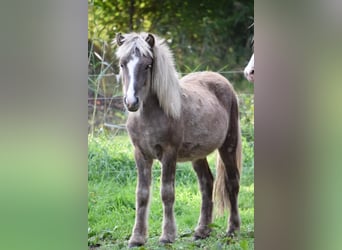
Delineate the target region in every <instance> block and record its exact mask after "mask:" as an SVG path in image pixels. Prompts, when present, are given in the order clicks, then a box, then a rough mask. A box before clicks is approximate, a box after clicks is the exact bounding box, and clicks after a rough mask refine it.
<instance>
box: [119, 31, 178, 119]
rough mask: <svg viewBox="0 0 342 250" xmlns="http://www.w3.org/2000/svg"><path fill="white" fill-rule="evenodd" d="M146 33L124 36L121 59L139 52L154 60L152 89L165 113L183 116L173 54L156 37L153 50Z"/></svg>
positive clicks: (172, 115)
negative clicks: (147, 40)
mask: <svg viewBox="0 0 342 250" xmlns="http://www.w3.org/2000/svg"><path fill="white" fill-rule="evenodd" d="M146 37H147V34H146V33H142V34H137V33H130V34H126V35H125V36H124V41H123V44H122V45H121V46H120V47H119V48H118V49H117V52H116V56H117V57H118V58H119V59H120V58H123V57H129V56H130V55H132V54H135V53H136V51H137V50H138V51H139V52H140V55H142V56H150V57H151V58H153V60H154V62H153V74H152V89H153V91H154V92H155V94H156V95H157V97H158V99H159V104H160V106H161V107H162V109H163V110H164V112H165V113H166V114H167V115H168V116H170V117H172V118H175V119H178V118H179V117H180V115H181V97H180V87H179V81H178V76H177V72H176V69H175V65H174V59H173V55H172V52H171V51H170V49H169V48H168V46H167V45H166V43H165V40H163V39H160V38H159V37H157V36H155V39H156V40H155V44H154V47H153V50H152V49H151V48H150V46H149V44H148V43H147V42H146V41H145V39H146Z"/></svg>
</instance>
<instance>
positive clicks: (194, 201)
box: [88, 98, 254, 250]
mask: <svg viewBox="0 0 342 250" xmlns="http://www.w3.org/2000/svg"><path fill="white" fill-rule="evenodd" d="M243 101H244V102H243V103H242V104H240V109H241V110H243V111H244V112H245V111H251V110H252V111H253V107H254V105H253V100H252V99H251V98H250V99H248V98H245V99H244V100H243ZM240 121H241V127H242V133H243V138H242V142H243V143H242V144H243V159H244V160H243V173H242V176H241V187H240V194H239V208H240V215H241V220H242V225H241V230H240V235H239V236H238V238H236V239H234V240H230V241H229V244H227V243H228V239H227V238H226V237H225V232H226V227H227V218H228V214H227V213H225V214H224V216H222V217H215V218H214V221H213V224H212V229H213V231H212V233H211V236H210V237H208V238H207V239H205V240H200V241H196V242H194V241H193V240H192V236H193V233H194V228H195V227H196V225H197V220H198V217H199V212H200V204H201V198H200V191H199V188H198V183H197V178H196V174H195V172H194V171H193V170H192V166H191V164H190V163H181V164H177V172H176V201H175V208H174V209H175V216H176V223H177V229H178V230H177V235H178V236H177V238H176V241H175V242H174V243H173V244H170V245H164V246H162V245H160V244H159V243H158V239H159V236H160V234H161V223H162V217H163V216H162V204H161V199H160V191H159V190H160V165H159V163H158V162H155V163H154V166H153V185H152V198H151V205H150V214H149V231H148V232H149V237H148V241H147V244H146V245H145V246H144V247H140V248H138V249H198V248H199V249H243V250H246V249H254V149H253V147H254V129H253V121H254V115H253V112H245V113H244V115H243V116H242V117H241V119H240ZM208 161H209V164H210V167H211V169H212V172H213V174H214V175H215V161H216V153H213V154H211V155H210V156H209V157H208ZM136 181H137V179H136V169H135V163H134V159H133V148H132V146H131V144H130V142H129V139H128V137H127V135H121V136H110V135H104V134H103V135H100V136H97V137H91V136H89V138H88V245H89V247H90V248H91V249H97V250H105V249H127V245H128V239H129V237H130V235H131V231H132V227H133V224H134V218H135V210H134V208H135V186H136Z"/></svg>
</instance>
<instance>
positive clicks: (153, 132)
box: [127, 119, 183, 159]
mask: <svg viewBox="0 0 342 250" xmlns="http://www.w3.org/2000/svg"><path fill="white" fill-rule="evenodd" d="M127 130H128V133H129V135H130V137H131V140H132V142H133V144H134V146H135V147H138V148H139V150H141V151H142V152H143V153H144V154H145V155H147V156H149V157H151V158H155V159H159V158H160V155H161V154H162V152H163V149H164V148H165V147H166V146H167V145H173V146H176V145H179V144H180V143H181V141H182V138H183V131H182V127H181V126H180V124H177V123H174V122H173V121H168V120H154V121H151V120H150V121H146V120H144V121H141V120H139V119H129V120H128V121H127Z"/></svg>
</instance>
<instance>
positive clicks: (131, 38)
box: [116, 33, 153, 58]
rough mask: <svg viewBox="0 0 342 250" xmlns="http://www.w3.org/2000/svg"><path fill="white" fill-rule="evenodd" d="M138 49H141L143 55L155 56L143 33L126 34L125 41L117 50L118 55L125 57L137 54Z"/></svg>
mask: <svg viewBox="0 0 342 250" xmlns="http://www.w3.org/2000/svg"><path fill="white" fill-rule="evenodd" d="M136 51H139V53H140V54H141V55H142V56H149V57H151V58H153V53H152V51H151V48H150V46H149V44H148V43H147V42H146V41H145V39H144V37H143V36H142V35H139V34H136V33H132V34H127V35H125V38H124V43H123V44H122V45H121V46H120V47H119V48H118V50H117V51H116V56H117V57H118V58H123V57H125V56H129V55H131V54H135V53H136Z"/></svg>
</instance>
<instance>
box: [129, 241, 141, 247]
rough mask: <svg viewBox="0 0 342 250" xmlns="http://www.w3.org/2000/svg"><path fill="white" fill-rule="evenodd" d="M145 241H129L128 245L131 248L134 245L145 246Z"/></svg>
mask: <svg viewBox="0 0 342 250" xmlns="http://www.w3.org/2000/svg"><path fill="white" fill-rule="evenodd" d="M143 245H144V243H141V242H129V243H128V247H129V248H133V247H140V246H143Z"/></svg>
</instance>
